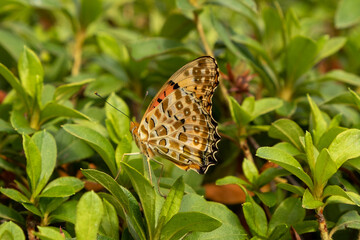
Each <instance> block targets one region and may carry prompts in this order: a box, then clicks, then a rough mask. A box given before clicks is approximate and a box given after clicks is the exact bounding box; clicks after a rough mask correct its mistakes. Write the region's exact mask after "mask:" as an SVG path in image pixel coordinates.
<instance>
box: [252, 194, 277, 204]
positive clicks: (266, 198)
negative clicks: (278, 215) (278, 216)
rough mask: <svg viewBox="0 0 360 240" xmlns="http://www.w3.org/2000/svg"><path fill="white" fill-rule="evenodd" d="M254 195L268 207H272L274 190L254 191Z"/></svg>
mask: <svg viewBox="0 0 360 240" xmlns="http://www.w3.org/2000/svg"><path fill="white" fill-rule="evenodd" d="M254 193H255V195H256V196H257V197H258V198H259V199H260V201H261V202H263V203H264V204H265V205H266V206H268V207H273V206H275V204H276V201H277V196H276V195H275V193H274V192H259V191H254Z"/></svg>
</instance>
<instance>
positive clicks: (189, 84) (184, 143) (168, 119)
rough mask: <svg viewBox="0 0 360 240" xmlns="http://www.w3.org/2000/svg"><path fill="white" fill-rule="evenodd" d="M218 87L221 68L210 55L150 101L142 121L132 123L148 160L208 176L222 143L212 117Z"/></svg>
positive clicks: (182, 72) (175, 76) (185, 69)
mask: <svg viewBox="0 0 360 240" xmlns="http://www.w3.org/2000/svg"><path fill="white" fill-rule="evenodd" d="M218 84H219V69H218V66H217V63H216V60H215V59H214V58H212V57H210V56H203V57H200V58H197V59H195V60H193V61H192V62H189V63H188V64H186V65H185V66H183V67H182V68H180V69H179V70H178V71H176V72H175V73H174V74H173V75H172V76H171V77H170V79H169V80H168V81H167V82H166V83H165V84H164V86H163V87H162V88H161V89H160V91H159V92H158V93H157V94H156V96H155V97H154V99H153V100H152V101H151V103H150V105H149V107H148V108H147V110H146V111H145V114H144V116H143V118H142V120H141V122H140V123H137V122H131V125H130V129H131V133H132V136H133V139H134V140H135V142H136V145H137V146H138V147H139V149H140V151H141V152H142V153H143V154H144V155H145V156H146V157H147V158H148V159H153V158H154V157H156V156H160V157H162V158H165V159H167V160H170V161H172V162H173V163H174V164H175V165H176V166H178V167H180V168H182V169H184V170H189V169H192V170H195V171H196V172H198V173H200V174H204V173H206V171H207V170H208V168H209V166H211V165H215V164H216V162H217V160H216V158H215V153H216V152H217V151H218V146H217V144H218V142H219V141H220V135H219V133H218V131H217V122H216V121H215V120H214V118H213V117H212V115H211V113H212V109H211V106H212V96H213V93H214V90H215V89H216V87H217V85H218Z"/></svg>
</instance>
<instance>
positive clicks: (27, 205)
mask: <svg viewBox="0 0 360 240" xmlns="http://www.w3.org/2000/svg"><path fill="white" fill-rule="evenodd" d="M21 205H23V207H24V208H26V209H27V210H28V211H29V212H31V213H33V214H34V215H37V216H39V217H40V218H43V217H44V215H43V214H42V213H41V212H40V210H39V209H38V208H37V207H36V206H34V204H32V203H21Z"/></svg>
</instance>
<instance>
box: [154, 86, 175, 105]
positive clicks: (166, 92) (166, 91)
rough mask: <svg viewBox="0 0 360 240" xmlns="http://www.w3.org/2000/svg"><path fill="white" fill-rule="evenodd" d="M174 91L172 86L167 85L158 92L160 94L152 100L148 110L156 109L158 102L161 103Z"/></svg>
mask: <svg viewBox="0 0 360 240" xmlns="http://www.w3.org/2000/svg"><path fill="white" fill-rule="evenodd" d="M173 91H174V88H173V86H171V85H168V86H167V87H166V88H165V89H164V90H163V91H160V93H159V94H158V95H157V96H156V97H154V100H153V101H152V103H151V105H150V107H149V109H150V110H152V109H154V108H156V107H157V106H158V105H159V104H160V103H161V102H159V101H158V99H160V100H161V101H162V100H164V98H165V97H167V96H169V94H171V93H172V92H173Z"/></svg>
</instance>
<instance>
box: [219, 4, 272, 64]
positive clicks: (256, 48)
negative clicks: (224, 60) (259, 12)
mask: <svg viewBox="0 0 360 240" xmlns="http://www.w3.org/2000/svg"><path fill="white" fill-rule="evenodd" d="M223 2H224V1H223ZM231 39H232V40H233V41H234V42H236V43H241V44H244V45H246V46H247V47H248V48H249V49H251V50H252V51H253V52H254V53H255V54H258V55H259V56H261V57H262V58H263V59H264V60H265V61H266V63H267V64H268V65H269V67H270V68H271V69H272V70H274V69H275V66H274V63H273V60H272V59H271V58H270V57H269V55H268V53H267V52H266V49H265V48H264V47H263V45H261V43H259V42H258V41H256V40H255V39H253V38H251V37H249V36H246V35H234V36H232V37H231Z"/></svg>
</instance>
